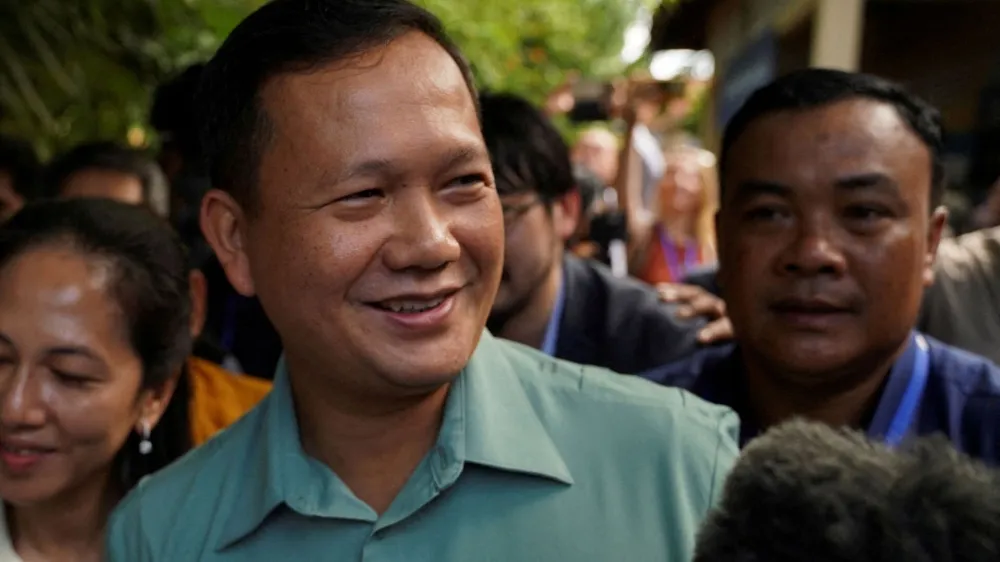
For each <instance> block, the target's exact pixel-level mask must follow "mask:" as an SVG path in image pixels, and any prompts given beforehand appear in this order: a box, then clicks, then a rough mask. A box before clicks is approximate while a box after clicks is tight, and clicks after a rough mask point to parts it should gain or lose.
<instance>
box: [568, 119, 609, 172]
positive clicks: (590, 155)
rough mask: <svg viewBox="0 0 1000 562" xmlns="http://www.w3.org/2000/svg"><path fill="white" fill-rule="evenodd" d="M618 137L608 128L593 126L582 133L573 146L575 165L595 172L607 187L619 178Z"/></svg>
mask: <svg viewBox="0 0 1000 562" xmlns="http://www.w3.org/2000/svg"><path fill="white" fill-rule="evenodd" d="M618 150H619V146H618V137H616V136H615V134H614V133H612V132H611V131H610V130H608V129H607V128H606V127H600V126H592V127H589V128H587V129H585V130H584V131H583V132H582V133H580V136H579V138H577V140H576V143H575V144H574V145H573V152H572V157H573V163H575V164H579V165H581V166H584V167H586V168H587V169H588V170H590V171H591V172H593V173H594V174H595V175H596V176H597V177H598V178H600V180H601V181H602V182H604V185H605V186H611V185H614V183H615V178H616V177H617V176H618Z"/></svg>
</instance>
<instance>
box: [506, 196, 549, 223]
mask: <svg viewBox="0 0 1000 562" xmlns="http://www.w3.org/2000/svg"><path fill="white" fill-rule="evenodd" d="M541 202H542V200H541V199H539V198H538V197H532V198H531V199H530V200H528V201H522V202H517V203H513V202H511V203H507V202H504V201H503V200H501V201H500V208H501V209H503V222H504V224H505V225H512V224H514V223H515V222H517V220H518V219H520V218H521V217H522V216H523V215H524V214H525V213H527V212H528V211H530V210H531V208H532V207H534V206H535V205H537V204H539V203H541Z"/></svg>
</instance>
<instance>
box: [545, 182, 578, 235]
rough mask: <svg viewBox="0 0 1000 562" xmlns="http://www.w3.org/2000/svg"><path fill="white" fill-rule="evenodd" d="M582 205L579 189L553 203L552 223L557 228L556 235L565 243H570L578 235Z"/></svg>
mask: <svg viewBox="0 0 1000 562" xmlns="http://www.w3.org/2000/svg"><path fill="white" fill-rule="evenodd" d="M580 205H581V198H580V191H579V190H577V189H573V190H571V191H569V192H567V193H566V194H564V195H562V196H561V197H557V198H556V199H554V200H553V201H552V223H553V225H554V226H555V230H556V235H557V236H558V237H559V239H560V240H562V241H563V242H566V241H568V240H569V239H570V238H572V237H573V235H574V234H576V227H577V225H578V224H579V222H580V216H581V215H582V214H583V209H581V208H580Z"/></svg>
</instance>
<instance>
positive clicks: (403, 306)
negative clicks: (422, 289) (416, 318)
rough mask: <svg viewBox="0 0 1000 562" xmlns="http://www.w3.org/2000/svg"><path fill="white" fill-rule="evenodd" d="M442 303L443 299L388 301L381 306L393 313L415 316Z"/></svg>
mask: <svg viewBox="0 0 1000 562" xmlns="http://www.w3.org/2000/svg"><path fill="white" fill-rule="evenodd" d="M443 302H444V299H443V298H438V299H434V300H432V301H388V302H383V303H382V306H383V307H384V308H386V309H387V310H391V311H393V312H395V313H405V314H416V313H418V312H425V311H428V310H430V309H432V308H435V307H437V306H440V305H441V303H443Z"/></svg>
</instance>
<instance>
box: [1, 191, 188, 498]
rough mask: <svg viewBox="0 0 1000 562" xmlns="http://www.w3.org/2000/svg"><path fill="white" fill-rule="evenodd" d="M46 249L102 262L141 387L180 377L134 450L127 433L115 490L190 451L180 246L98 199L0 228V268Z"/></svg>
mask: <svg viewBox="0 0 1000 562" xmlns="http://www.w3.org/2000/svg"><path fill="white" fill-rule="evenodd" d="M49 246H54V247H58V248H65V249H68V250H71V251H73V252H75V253H77V254H78V255H80V256H82V257H84V258H86V259H88V260H94V261H95V262H96V263H101V264H105V265H107V266H108V267H109V271H110V273H111V274H112V275H113V276H114V282H113V283H110V284H109V285H108V287H109V297H110V298H111V299H112V300H113V301H114V303H115V305H116V306H115V308H116V310H115V312H117V313H120V314H121V318H122V321H123V323H124V325H125V328H126V330H127V332H126V334H127V337H128V341H129V344H130V345H131V348H132V351H133V352H134V353H135V355H136V356H137V357H138V358H139V360H140V361H141V363H142V380H141V384H140V388H141V389H159V388H162V387H163V385H164V384H166V383H167V382H168V381H170V379H171V378H172V377H174V376H177V375H178V373H179V372H180V373H181V379H180V380H179V381H178V384H177V386H176V390H175V392H174V395H173V398H172V399H171V401H170V403H169V405H168V406H167V409H166V411H165V412H164V414H163V417H162V418H161V419H160V423H158V424H156V426H155V427H154V428H153V429H152V432H151V433H150V436H149V439H150V441H151V442H152V443H153V445H154V446H153V450H152V452H151V453H150V454H148V455H143V454H140V452H139V439H140V437H139V435H138V434H136V433H132V435H131V436H130V437H129V438H128V440H127V442H126V443H125V446H124V447H123V448H122V449H121V451H119V452H118V456H117V460H116V462H117V464H118V466H117V467H116V470H114V471H112V474H113V477H114V478H115V482H116V484H117V485H118V486H119V489H120V490H121V491H122V492H125V491H128V490H129V489H130V488H132V486H134V485H135V484H136V483H138V481H139V480H140V479H141V478H142V477H144V476H146V475H148V474H151V473H152V472H155V471H156V470H159V469H160V468H162V467H164V466H167V465H168V464H170V463H171V462H173V461H175V460H176V459H177V458H178V457H180V456H181V455H183V454H184V453H186V452H187V451H188V449H189V448H190V447H191V438H190V435H191V429H190V423H189V421H188V400H189V398H190V395H189V389H188V386H187V385H188V384H189V381H188V380H187V379H186V378H184V377H186V373H185V372H184V371H182V370H183V369H184V368H185V362H186V360H187V357H188V355H189V354H190V352H191V292H190V287H189V284H188V267H187V263H186V258H185V251H184V247H183V245H182V244H181V242H180V239H179V238H178V236H177V234H176V233H175V232H174V230H173V229H172V228H171V227H170V225H169V224H167V223H166V221H164V220H163V219H161V218H159V217H156V216H154V215H153V214H152V213H151V212H150V211H149V210H148V209H144V208H142V207H138V206H135V205H127V204H125V203H119V202H117V201H111V200H105V199H68V200H49V201H39V202H36V203H33V204H29V205H27V206H25V207H24V208H23V209H21V210H20V211H19V212H18V213H17V214H16V215H14V216H13V217H12V218H11V219H10V220H9V221H7V222H6V223H4V225H3V227H2V228H0V269H2V268H4V267H6V266H8V265H9V264H10V263H11V262H13V261H14V260H16V259H18V258H19V257H21V256H23V255H25V254H27V253H28V252H30V251H32V250H36V249H39V248H44V247H49Z"/></svg>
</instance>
